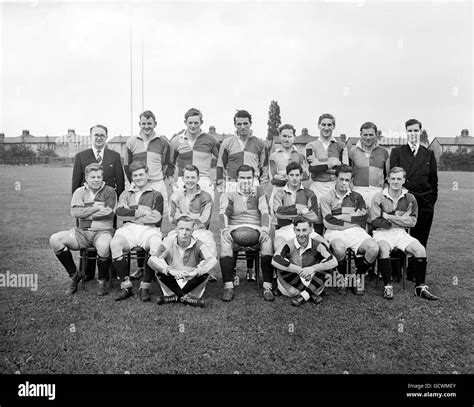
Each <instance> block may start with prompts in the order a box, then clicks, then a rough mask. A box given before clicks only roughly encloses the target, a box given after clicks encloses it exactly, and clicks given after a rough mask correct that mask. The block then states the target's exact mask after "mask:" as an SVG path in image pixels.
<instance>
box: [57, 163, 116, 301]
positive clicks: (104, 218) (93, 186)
mask: <svg viewBox="0 0 474 407" xmlns="http://www.w3.org/2000/svg"><path fill="white" fill-rule="evenodd" d="M84 173H85V179H86V182H85V183H84V186H82V187H79V188H77V189H76V190H75V191H74V193H73V195H72V199H71V215H72V216H73V217H75V218H76V219H78V227H77V228H76V229H71V230H66V231H62V232H57V233H54V234H53V235H52V236H51V237H50V238H49V243H50V245H51V247H52V249H53V250H54V253H55V254H56V256H57V258H58V259H59V261H60V262H61V264H62V265H63V266H64V268H65V269H66V271H67V272H68V274H69V277H70V278H71V281H70V283H69V288H68V290H67V291H66V294H67V295H71V294H74V293H75V292H76V291H77V285H78V284H79V282H80V281H81V279H82V278H84V276H82V275H81V274H80V273H79V272H78V270H77V267H76V264H75V263H74V259H73V258H72V253H71V252H70V250H80V249H85V248H88V247H95V248H96V250H97V268H98V270H99V275H98V277H99V278H98V281H99V295H105V294H107V284H106V282H107V280H108V278H109V266H110V249H109V243H110V240H111V239H112V236H113V235H114V227H113V221H114V215H115V207H116V205H117V195H116V193H115V189H114V188H112V187H109V186H108V185H105V182H104V181H103V170H102V167H101V166H100V165H99V164H97V163H92V164H89V165H88V166H86V168H85V171H84Z"/></svg>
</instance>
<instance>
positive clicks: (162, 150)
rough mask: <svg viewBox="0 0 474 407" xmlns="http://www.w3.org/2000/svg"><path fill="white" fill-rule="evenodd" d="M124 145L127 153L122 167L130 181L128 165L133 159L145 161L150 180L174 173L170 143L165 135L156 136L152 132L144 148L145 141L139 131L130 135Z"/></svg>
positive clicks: (161, 178) (159, 179) (158, 179)
mask: <svg viewBox="0 0 474 407" xmlns="http://www.w3.org/2000/svg"><path fill="white" fill-rule="evenodd" d="M125 146H126V148H127V154H126V155H125V164H124V168H125V173H126V174H127V178H128V180H129V182H130V183H131V182H132V178H131V174H130V172H129V170H128V166H129V165H130V164H131V163H132V162H133V161H140V162H144V163H146V165H147V167H148V174H149V176H150V178H149V180H150V182H154V181H161V180H163V179H164V177H165V176H166V177H172V176H173V175H174V163H173V162H172V161H171V157H172V151H171V144H170V142H169V141H168V139H167V138H166V137H165V136H158V135H157V134H155V132H153V137H152V138H151V140H150V141H149V142H148V146H147V147H146V148H145V142H144V140H143V136H142V134H141V133H140V134H139V135H138V136H133V137H130V138H129V139H128V140H127V143H126V144H125Z"/></svg>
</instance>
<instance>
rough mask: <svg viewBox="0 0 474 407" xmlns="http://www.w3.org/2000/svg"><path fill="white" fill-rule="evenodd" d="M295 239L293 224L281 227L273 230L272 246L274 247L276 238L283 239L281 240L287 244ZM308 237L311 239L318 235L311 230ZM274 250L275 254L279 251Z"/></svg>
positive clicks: (276, 248)
mask: <svg viewBox="0 0 474 407" xmlns="http://www.w3.org/2000/svg"><path fill="white" fill-rule="evenodd" d="M295 237H296V234H295V228H294V226H293V224H290V225H286V226H283V227H281V228H280V229H276V230H275V239H274V240H273V245H274V246H275V241H276V239H277V238H283V239H285V241H286V242H288V241H289V240H293V239H294V238H295ZM309 237H310V238H311V239H313V238H317V237H318V234H317V233H316V232H315V231H314V230H313V231H312V232H311V233H310V234H309ZM274 249H275V252H276V251H277V250H278V249H279V247H276V246H275V247H274Z"/></svg>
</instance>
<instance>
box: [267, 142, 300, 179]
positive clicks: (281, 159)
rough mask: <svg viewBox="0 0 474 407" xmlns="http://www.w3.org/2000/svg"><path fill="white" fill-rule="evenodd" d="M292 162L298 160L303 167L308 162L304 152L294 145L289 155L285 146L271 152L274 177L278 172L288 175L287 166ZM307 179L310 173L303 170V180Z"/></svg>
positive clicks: (271, 166)
mask: <svg viewBox="0 0 474 407" xmlns="http://www.w3.org/2000/svg"><path fill="white" fill-rule="evenodd" d="M291 162H297V163H298V164H299V165H301V166H302V167H303V166H304V165H305V164H306V159H305V156H304V154H301V153H299V152H298V149H297V148H296V147H295V146H293V150H292V151H291V152H290V154H289V156H288V155H287V153H286V151H285V150H284V149H283V147H278V148H277V149H276V150H275V151H274V152H273V153H271V154H270V157H268V163H269V166H270V175H271V177H272V179H273V177H274V176H275V175H276V174H285V175H286V166H287V165H288V164H289V163H291ZM307 179H309V176H308V173H307V172H306V171H305V170H303V178H302V181H305V180H307Z"/></svg>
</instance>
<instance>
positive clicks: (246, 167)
mask: <svg viewBox="0 0 474 407" xmlns="http://www.w3.org/2000/svg"><path fill="white" fill-rule="evenodd" d="M246 171H252V177H254V176H255V168H253V167H251V166H250V165H247V164H242V165H241V166H240V167H239V168H237V178H238V177H239V174H240V173H241V172H246Z"/></svg>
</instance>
